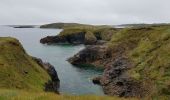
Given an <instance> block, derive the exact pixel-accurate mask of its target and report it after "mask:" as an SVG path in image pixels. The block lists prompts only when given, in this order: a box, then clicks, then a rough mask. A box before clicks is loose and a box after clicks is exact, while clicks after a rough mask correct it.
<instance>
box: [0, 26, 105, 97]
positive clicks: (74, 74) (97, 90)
mask: <svg viewBox="0 0 170 100" xmlns="http://www.w3.org/2000/svg"><path fill="white" fill-rule="evenodd" d="M60 31H61V30H57V29H39V28H22V29H21V28H20V29H17V28H12V27H7V26H0V37H6V36H10V37H15V38H17V39H19V41H20V42H21V43H22V45H23V47H24V48H25V50H26V51H27V53H28V54H30V55H32V56H35V57H39V58H41V59H42V60H43V61H47V62H50V63H51V64H52V65H54V66H55V68H56V70H57V72H58V75H59V78H60V81H61V83H60V84H61V86H60V92H61V93H63V94H74V95H82V94H94V95H103V91H102V89H101V87H100V86H98V85H94V84H93V83H92V82H91V79H90V78H92V77H93V76H97V75H99V74H101V72H100V71H97V70H94V69H89V68H77V67H75V66H73V65H71V64H69V63H68V62H67V61H66V60H67V58H69V57H71V56H73V55H74V54H75V53H77V52H78V51H80V50H81V49H83V48H84V46H83V45H79V46H71V45H50V46H49V45H42V44H40V43H39V40H40V39H41V38H43V37H45V36H48V35H56V34H58V33H59V32H60Z"/></svg>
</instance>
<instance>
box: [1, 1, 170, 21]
mask: <svg viewBox="0 0 170 100" xmlns="http://www.w3.org/2000/svg"><path fill="white" fill-rule="evenodd" d="M169 5H170V1H169V0H0V24H44V23H51V22H79V23H87V24H123V23H159V22H160V23H164V22H167V23H168V22H170V13H169V9H170V6H169Z"/></svg>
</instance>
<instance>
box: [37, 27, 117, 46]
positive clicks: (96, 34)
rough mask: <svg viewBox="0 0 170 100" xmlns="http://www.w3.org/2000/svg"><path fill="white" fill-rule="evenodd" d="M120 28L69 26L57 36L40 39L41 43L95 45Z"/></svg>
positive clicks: (109, 37) (101, 42) (107, 39)
mask: <svg viewBox="0 0 170 100" xmlns="http://www.w3.org/2000/svg"><path fill="white" fill-rule="evenodd" d="M119 30H120V29H115V28H110V27H97V26H96V27H94V26H93V27H71V28H66V29H64V30H63V31H62V32H61V33H60V34H59V35H57V36H47V37H45V38H42V39H41V40H40V42H41V43H43V44H53V43H57V44H85V45H94V44H95V45H96V44H103V43H105V41H109V40H110V39H111V37H112V35H114V34H115V33H116V32H118V31H119Z"/></svg>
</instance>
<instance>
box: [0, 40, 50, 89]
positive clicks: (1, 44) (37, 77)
mask: <svg viewBox="0 0 170 100" xmlns="http://www.w3.org/2000/svg"><path fill="white" fill-rule="evenodd" d="M0 80H1V81H0V88H5V89H23V90H30V91H32V90H33V91H43V90H44V85H45V83H46V82H48V80H50V76H49V75H48V74H47V72H46V71H45V70H44V69H42V68H41V67H40V66H39V65H38V64H37V63H36V62H35V61H34V60H33V59H32V57H30V56H29V55H28V54H27V53H26V52H25V51H24V49H23V47H22V46H21V44H20V43H19V41H18V40H16V39H14V38H10V37H0Z"/></svg>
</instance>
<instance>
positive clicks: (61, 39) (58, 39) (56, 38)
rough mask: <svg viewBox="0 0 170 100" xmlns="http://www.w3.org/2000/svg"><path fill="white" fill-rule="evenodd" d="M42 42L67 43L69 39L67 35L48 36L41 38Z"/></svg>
mask: <svg viewBox="0 0 170 100" xmlns="http://www.w3.org/2000/svg"><path fill="white" fill-rule="evenodd" d="M40 43H42V44H52V43H67V40H66V38H65V37H61V36H47V37H45V38H43V39H41V40H40Z"/></svg>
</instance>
